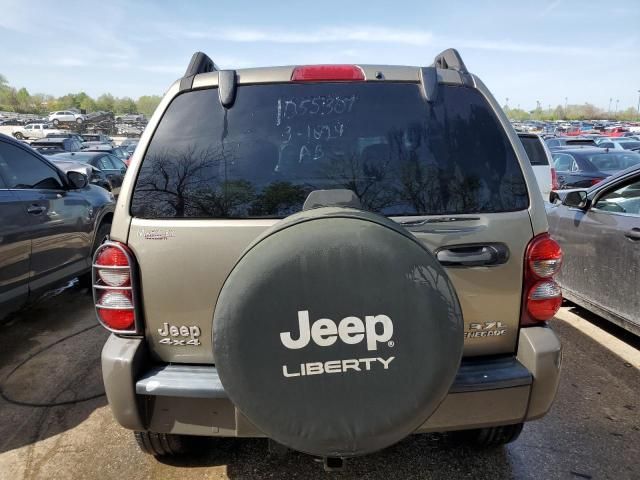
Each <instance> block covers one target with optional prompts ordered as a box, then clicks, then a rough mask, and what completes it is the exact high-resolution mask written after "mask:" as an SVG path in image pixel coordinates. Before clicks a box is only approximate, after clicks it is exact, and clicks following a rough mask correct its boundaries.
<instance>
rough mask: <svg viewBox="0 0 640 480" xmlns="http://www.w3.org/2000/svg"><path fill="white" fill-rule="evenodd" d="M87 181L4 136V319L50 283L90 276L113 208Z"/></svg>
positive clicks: (0, 216)
mask: <svg viewBox="0 0 640 480" xmlns="http://www.w3.org/2000/svg"><path fill="white" fill-rule="evenodd" d="M87 183H88V180H87V177H86V176H85V175H83V174H81V173H78V172H77V171H69V172H68V173H67V174H65V173H63V172H62V171H61V170H60V169H59V168H57V167H56V166H55V165H54V164H52V163H51V162H49V161H48V160H47V159H45V158H44V157H43V156H42V155H40V154H39V153H37V152H35V151H34V150H33V149H31V148H30V147H29V146H27V145H24V144H23V143H22V142H19V141H17V140H14V139H12V138H11V137H8V136H6V135H1V134H0V318H2V317H3V316H5V314H7V313H8V312H10V311H11V310H14V309H15V308H18V307H20V306H21V305H22V304H24V303H25V302H26V301H27V300H28V299H29V298H30V297H31V298H32V297H34V296H35V295H37V294H38V292H41V291H43V290H44V289H46V288H49V287H51V286H52V285H55V284H57V283H59V282H62V281H64V280H66V279H68V278H71V277H75V276H78V275H84V276H85V278H86V277H87V272H89V271H90V269H91V256H92V254H93V252H94V251H95V249H96V248H97V247H98V245H99V244H100V243H101V242H102V241H104V240H105V239H106V237H107V235H108V234H109V230H110V228H111V219H112V217H113V210H114V200H113V196H112V195H111V194H110V193H109V192H107V191H106V190H104V189H103V188H100V187H97V186H94V185H88V184H87ZM86 279H88V278H86Z"/></svg>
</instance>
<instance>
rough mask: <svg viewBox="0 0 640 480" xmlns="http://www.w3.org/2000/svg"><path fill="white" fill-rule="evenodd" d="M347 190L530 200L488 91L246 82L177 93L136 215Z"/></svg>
mask: <svg viewBox="0 0 640 480" xmlns="http://www.w3.org/2000/svg"><path fill="white" fill-rule="evenodd" d="M323 189H349V190H352V191H353V192H355V193H356V195H357V196H358V197H359V198H360V201H361V204H362V208H364V209H366V210H371V211H374V212H377V213H381V214H383V215H388V216H395V215H397V216H402V215H431V214H457V213H482V212H502V211H513V210H522V209H524V208H527V206H528V203H529V201H528V195H527V190H526V186H525V182H524V179H523V176H522V172H521V170H520V167H519V164H518V161H517V158H516V156H515V153H514V151H513V149H512V147H511V144H510V143H509V141H508V139H507V137H506V135H505V133H504V131H503V129H502V127H501V126H500V125H499V123H498V121H497V119H496V117H495V115H494V114H493V113H492V111H491V109H490V108H489V106H488V105H487V103H486V101H485V100H484V98H483V97H482V95H481V94H480V93H479V92H478V91H476V90H473V89H469V88H464V87H455V86H441V87H440V93H439V96H438V98H437V101H436V102H435V103H433V104H429V103H427V102H425V101H424V99H423V97H422V95H421V92H420V87H419V85H417V84H403V83H320V84H292V83H286V84H273V85H253V86H241V87H239V88H238V92H237V96H236V101H235V104H234V105H233V107H232V108H230V109H228V110H225V109H224V108H223V107H222V106H221V105H220V101H219V99H218V91H217V89H206V90H199V91H192V92H187V93H185V94H182V95H180V96H178V97H177V98H175V99H174V100H173V102H172V103H171V105H170V106H169V107H168V109H167V111H166V112H165V114H164V116H163V118H162V121H161V122H160V124H159V126H158V128H157V130H156V132H155V133H154V135H153V138H152V140H151V142H150V145H149V147H148V149H147V152H146V154H145V158H144V160H143V163H142V166H141V168H140V171H139V174H138V178H137V180H136V184H135V188H134V193H133V198H132V203H131V213H132V214H133V215H135V216H138V217H144V218H187V217H189V218H193V217H206V218H279V217H284V216H287V215H290V214H292V213H295V212H297V211H300V210H301V209H302V205H303V203H304V201H305V199H306V197H307V196H308V195H309V193H310V192H312V191H313V190H323Z"/></svg>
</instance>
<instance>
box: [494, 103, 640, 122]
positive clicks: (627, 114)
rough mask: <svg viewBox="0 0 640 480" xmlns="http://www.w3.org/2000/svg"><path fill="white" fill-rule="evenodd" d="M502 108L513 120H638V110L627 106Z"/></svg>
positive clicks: (639, 116) (585, 104)
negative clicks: (608, 107)
mask: <svg viewBox="0 0 640 480" xmlns="http://www.w3.org/2000/svg"><path fill="white" fill-rule="evenodd" d="M502 108H503V110H504V111H505V113H506V114H507V116H508V117H509V118H511V119H513V120H519V121H522V120H624V121H637V120H640V115H638V110H637V109H636V108H634V107H629V108H627V109H626V110H619V111H617V112H616V111H607V110H604V109H601V108H598V107H596V106H595V105H592V104H590V103H584V104H582V105H566V106H562V105H558V106H557V107H555V108H554V109H551V108H542V107H538V108H536V109H535V110H530V111H527V110H523V109H520V108H512V107H509V105H504V106H503V107H502Z"/></svg>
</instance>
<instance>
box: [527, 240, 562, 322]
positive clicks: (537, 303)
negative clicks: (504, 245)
mask: <svg viewBox="0 0 640 480" xmlns="http://www.w3.org/2000/svg"><path fill="white" fill-rule="evenodd" d="M561 265H562V249H561V248H560V245H558V243H557V242H556V241H555V240H553V239H552V238H551V237H550V236H549V234H548V233H543V234H541V235H538V236H537V237H535V238H534V239H533V240H531V242H529V245H528V246H527V252H526V254H525V265H524V269H525V271H524V289H523V295H522V313H521V316H520V325H522V326H529V325H536V324H537V323H539V322H544V321H547V320H550V319H551V318H553V316H554V315H555V314H556V313H557V312H558V310H559V309H560V305H561V304H562V291H561V290H560V286H559V285H558V284H557V283H556V282H555V281H554V279H553V276H554V275H555V274H556V273H558V271H559V270H560V266H561Z"/></svg>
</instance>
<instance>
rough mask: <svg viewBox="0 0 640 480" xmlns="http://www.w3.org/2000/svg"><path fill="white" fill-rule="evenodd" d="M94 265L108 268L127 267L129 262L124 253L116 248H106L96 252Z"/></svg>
mask: <svg viewBox="0 0 640 480" xmlns="http://www.w3.org/2000/svg"><path fill="white" fill-rule="evenodd" d="M96 265H106V266H109V267H128V266H129V260H127V256H126V255H125V253H124V252H123V251H122V250H120V249H119V248H116V247H109V246H106V247H104V248H102V249H100V251H99V252H98V255H97V256H96Z"/></svg>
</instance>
